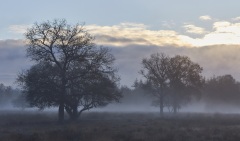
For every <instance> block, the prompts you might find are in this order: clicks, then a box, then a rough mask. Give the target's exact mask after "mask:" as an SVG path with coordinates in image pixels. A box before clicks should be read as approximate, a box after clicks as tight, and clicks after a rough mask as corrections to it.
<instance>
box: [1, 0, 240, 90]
mask: <svg viewBox="0 0 240 141" xmlns="http://www.w3.org/2000/svg"><path fill="white" fill-rule="evenodd" d="M0 2H1V4H0V9H1V11H0V59H1V62H0V83H4V84H6V85H15V83H14V81H15V79H16V77H17V74H19V73H21V71H23V70H24V69H27V68H29V67H30V66H31V65H32V63H33V62H31V61H30V60H28V59H27V58H26V56H25V48H26V46H25V44H24V33H25V32H26V29H27V28H30V27H31V26H32V24H34V23H35V22H42V21H46V20H53V19H66V20H67V21H68V23H70V24H76V23H82V24H84V26H85V28H86V30H87V31H88V32H89V33H90V34H92V35H93V36H95V43H96V44H98V45H103V46H106V47H109V48H111V50H112V53H113V54H114V56H115V57H116V67H117V68H118V70H119V74H120V76H121V78H122V80H121V84H122V85H128V86H131V84H132V83H133V81H134V80H135V79H136V78H139V77H140V76H139V74H138V72H139V70H140V69H141V60H142V58H146V57H149V56H150V54H152V53H156V52H164V53H166V54H168V55H170V56H174V55H176V54H180V55H187V56H189V57H190V58H191V59H192V60H193V61H195V62H197V63H199V64H200V65H201V66H203V68H204V72H203V74H204V75H205V76H206V77H210V76H213V75H223V74H232V75H233V76H234V77H235V78H236V79H237V80H240V63H239V62H240V57H239V55H238V54H239V53H240V9H239V5H240V1H238V0H228V1H218V0H201V1H199V0H181V1H179V0H167V1H166V0H121V1H119V0H98V1H97V0H95V1H94V0H70V1H66V0H51V1H50V0H41V1H36V0H35V1H34V0H21V1H19V0H18V1H17V0H0Z"/></svg>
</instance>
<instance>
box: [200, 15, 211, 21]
mask: <svg viewBox="0 0 240 141" xmlns="http://www.w3.org/2000/svg"><path fill="white" fill-rule="evenodd" d="M199 19H200V20H202V21H209V20H212V18H211V17H210V16H209V15H204V16H200V17H199Z"/></svg>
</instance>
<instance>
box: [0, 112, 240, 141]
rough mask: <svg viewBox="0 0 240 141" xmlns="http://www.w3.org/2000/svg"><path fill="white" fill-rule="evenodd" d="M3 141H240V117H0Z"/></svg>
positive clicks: (10, 114) (47, 114)
mask: <svg viewBox="0 0 240 141" xmlns="http://www.w3.org/2000/svg"><path fill="white" fill-rule="evenodd" d="M0 140H1V141H240V115H237V114H235V115H234V114H189V113H181V114H179V115H178V116H174V115H167V116H166V117H165V118H160V117H159V115H158V113H97V112H95V113H85V114H83V115H82V117H81V118H80V120H78V121H76V122H70V121H65V123H63V124H59V123H58V122H57V113H55V112H54V113H50V112H42V113H41V112H30V113H28V112H24V111H23V112H6V111H2V112H1V113H0Z"/></svg>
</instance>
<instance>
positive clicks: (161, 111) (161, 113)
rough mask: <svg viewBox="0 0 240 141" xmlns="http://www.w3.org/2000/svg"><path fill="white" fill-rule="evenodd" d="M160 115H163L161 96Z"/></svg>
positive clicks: (161, 99)
mask: <svg viewBox="0 0 240 141" xmlns="http://www.w3.org/2000/svg"><path fill="white" fill-rule="evenodd" d="M160 116H161V117H163V97H161V98H160Z"/></svg>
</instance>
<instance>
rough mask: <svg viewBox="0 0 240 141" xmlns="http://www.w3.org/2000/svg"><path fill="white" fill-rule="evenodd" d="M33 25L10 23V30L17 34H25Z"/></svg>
mask: <svg viewBox="0 0 240 141" xmlns="http://www.w3.org/2000/svg"><path fill="white" fill-rule="evenodd" d="M29 27H31V25H10V26H9V31H10V32H12V33H16V34H24V33H25V32H26V31H27V29H28V28H29Z"/></svg>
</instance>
